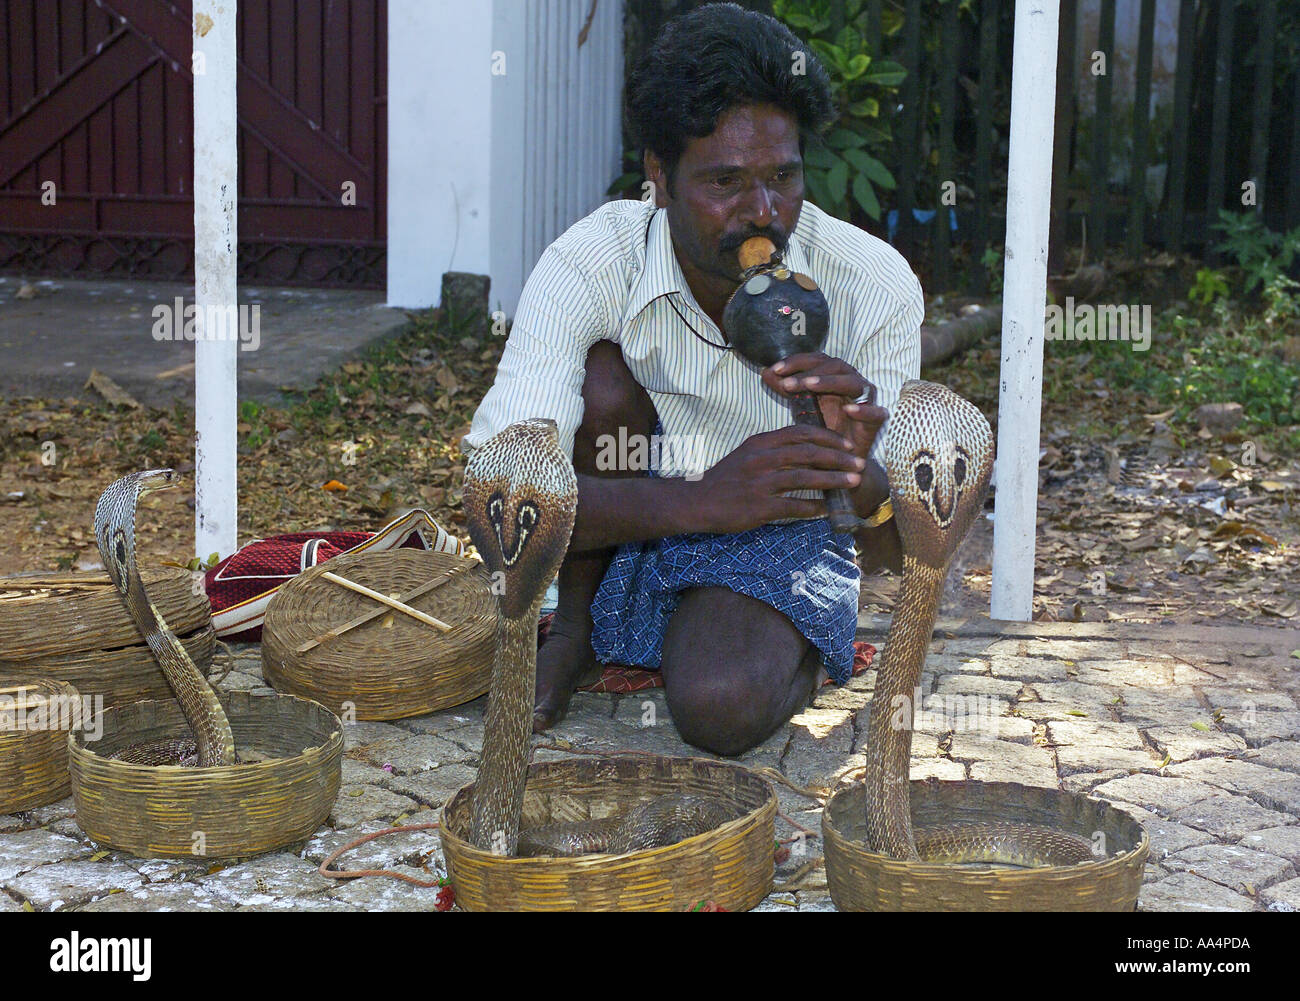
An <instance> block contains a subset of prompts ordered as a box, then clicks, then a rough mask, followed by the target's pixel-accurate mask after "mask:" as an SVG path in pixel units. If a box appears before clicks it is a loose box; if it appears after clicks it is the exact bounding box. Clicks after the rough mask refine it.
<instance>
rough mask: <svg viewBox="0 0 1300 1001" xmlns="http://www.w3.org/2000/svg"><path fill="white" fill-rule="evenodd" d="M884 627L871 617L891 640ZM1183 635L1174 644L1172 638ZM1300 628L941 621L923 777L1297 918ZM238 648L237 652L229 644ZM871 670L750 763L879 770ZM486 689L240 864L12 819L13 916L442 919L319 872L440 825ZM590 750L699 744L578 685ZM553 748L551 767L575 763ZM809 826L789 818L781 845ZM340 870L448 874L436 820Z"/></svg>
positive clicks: (1164, 888)
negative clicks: (1080, 806) (872, 737)
mask: <svg viewBox="0 0 1300 1001" xmlns="http://www.w3.org/2000/svg"><path fill="white" fill-rule="evenodd" d="M886 626H887V620H874V619H863V620H862V622H861V623H860V633H859V635H860V637H861V638H865V639H867V640H869V641H871V642H873V643H876V644H877V645H878V646H882V645H883V644H882V643H881V637H882V635H883V630H884V628H885V627H886ZM1175 637H1176V638H1175ZM1295 649H1300V633H1297V632H1296V631H1294V630H1291V631H1282V630H1277V631H1269V630H1266V629H1262V628H1261V629H1251V628H1246V627H1200V626H1190V627H1188V626H1180V627H1177V628H1176V629H1166V628H1165V627H1161V626H1145V625H1143V626H1130V625H1124V624H1115V623H996V622H990V621H989V620H987V619H978V618H971V619H961V620H941V621H940V623H939V627H938V629H937V630H936V634H935V642H934V644H933V647H932V650H931V654H930V656H929V658H928V660H927V665H926V672H925V677H924V679H923V681H922V686H921V687H922V705H921V707H920V708H921V712H920V713H919V714H918V715H917V718H916V721H915V722H916V735H915V739H914V742H913V754H912V763H911V774H912V777H913V778H929V777H933V778H938V779H941V780H947V781H955V780H964V779H973V780H977V781H978V780H983V781H995V780H996V781H1003V780H1006V781H1016V782H1022V783H1027V784H1034V785H1044V786H1048V787H1051V788H1058V789H1063V790H1066V791H1068V792H1073V793H1078V794H1082V795H1091V796H1094V797H1098V798H1102V799H1108V800H1110V801H1111V802H1113V803H1115V804H1116V805H1117V806H1118V807H1120V808H1121V809H1124V810H1126V811H1129V812H1130V813H1132V814H1133V815H1134V816H1135V817H1136V818H1137V819H1138V820H1139V821H1140V822H1142V823H1143V824H1144V825H1145V826H1146V829H1147V832H1148V835H1149V837H1150V840H1151V846H1152V850H1151V856H1150V860H1149V863H1148V867H1147V872H1146V873H1145V880H1144V884H1143V888H1142V894H1141V898H1140V901H1139V909H1141V910H1149V911H1196V910H1271V911H1285V910H1293V909H1295V908H1296V907H1297V906H1300V877H1297V872H1298V871H1300V870H1298V869H1297V867H1298V866H1300V744H1297V742H1296V740H1295V736H1296V735H1297V734H1300V711H1298V710H1297V709H1296V706H1297V700H1300V660H1296V659H1294V658H1290V657H1289V653H1290V651H1291V650H1295ZM222 656H223V657H224V656H225V655H224V654H223V655H222ZM230 656H231V657H233V663H231V664H229V665H228V666H230V667H231V668H232V670H231V671H230V672H229V673H228V674H227V675H226V676H225V678H224V680H223V682H222V687H225V688H227V689H229V690H243V691H257V690H263V689H264V683H263V679H262V671H261V663H260V650H259V648H258V647H257V646H256V645H248V644H244V645H238V646H235V647H234V648H232V651H231V654H230ZM874 683H875V677H874V671H872V672H868V673H867V674H866V675H864V676H861V677H858V678H855V679H853V681H852V682H851V683H850V684H849V685H846V686H844V687H843V688H835V687H827V688H824V689H822V691H821V692H820V693H819V694H818V695H817V697H816V698H815V700H814V701H813V703H812V704H811V705H810V706H809V707H808V708H807V709H805V710H804V711H802V712H800V713H798V714H796V716H795V717H794V718H793V719H791V721H790V722H789V723H788V724H787V725H786V726H784V727H782V728H781V729H780V730H778V732H777V733H776V734H774V735H773V736H772V737H771V738H770V739H769V740H768V741H766V742H764V744H762V745H761V746H760V747H758V748H755V749H754V750H752V751H750V752H749V753H748V754H746V755H743V756H742V757H740V758H739V759H737V760H738V761H739V762H740V763H741V764H743V765H746V766H748V767H751V768H774V769H776V770H778V771H779V772H781V773H782V774H783V775H784V776H785V777H786V778H787V779H789V780H790V781H791V782H793V783H795V784H796V785H804V786H808V787H810V788H812V789H813V790H814V791H820V792H821V793H822V794H825V793H826V792H828V791H829V790H831V789H832V788H834V787H836V786H837V785H839V784H841V783H844V782H850V781H856V780H858V779H859V778H860V776H861V771H862V766H863V764H864V763H865V760H866V750H867V748H866V733H867V718H868V715H869V709H868V706H869V704H870V695H871V690H872V688H873V686H874ZM485 706H486V699H478V700H476V701H474V702H472V703H468V704H466V705H463V706H457V707H455V708H452V709H448V710H445V711H443V712H440V713H431V714H428V715H425V716H420V717H414V718H411V719H405V720H398V721H394V722H358V723H351V724H348V725H346V726H345V728H344V737H345V760H344V771H343V787H342V790H341V793H340V796H339V798H338V800H337V802H336V803H335V805H334V807H333V809H332V811H331V815H330V818H329V820H328V822H327V823H326V825H324V826H323V827H322V828H321V829H320V830H319V831H318V832H317V833H316V835H315V836H314V837H313V838H312V839H311V840H310V841H309V842H308V843H307V845H306V846H305V847H304V848H303V850H302V851H301V852H298V853H293V852H280V853H276V854H272V855H266V856H262V857H259V858H257V859H253V860H249V861H247V862H243V863H239V864H237V865H222V864H218V863H212V864H210V863H209V862H208V861H207V860H193V861H191V860H184V859H182V860H157V859H134V858H130V857H128V856H125V855H123V854H121V853H118V852H101V851H99V849H98V846H96V845H94V844H92V843H90V842H89V841H88V840H87V839H86V838H85V836H84V835H83V834H82V832H81V831H80V829H79V828H78V827H77V826H76V823H75V817H74V807H73V803H72V800H71V799H65V800H62V801H60V802H59V803H54V804H51V805H50V806H47V807H42V808H40V809H38V810H33V811H29V812H26V813H20V814H14V815H7V816H0V911H3V912H12V911H17V910H22V909H24V908H27V909H32V910H37V911H42V910H50V909H55V908H57V909H59V910H94V911H132V910H240V911H242V910H250V911H256V910H265V911H308V910H321V911H349V910H352V911H355V910H367V911H377V910H409V911H427V910H433V909H436V902H437V890H436V888H432V889H421V888H419V887H416V886H413V885H410V884H408V883H405V882H401V881H398V880H394V879H391V878H387V877H365V878H362V879H358V880H353V881H342V882H341V881H337V880H332V879H328V878H326V877H323V876H321V875H320V874H319V873H318V872H317V866H318V865H319V864H320V862H321V861H322V860H323V859H324V858H325V857H326V856H327V855H328V854H330V853H331V852H332V851H334V850H335V849H336V848H338V847H341V846H342V845H344V844H346V843H348V842H349V841H352V840H354V839H356V838H358V837H360V836H362V835H365V834H370V833H373V832H375V831H378V830H381V829H383V828H384V827H387V826H390V825H392V824H394V823H403V824H408V823H410V824H414V823H425V822H433V821H436V820H437V819H438V816H439V813H440V808H441V806H442V805H443V804H444V803H445V802H446V800H447V799H448V798H449V797H450V796H451V795H452V794H453V793H454V792H455V791H456V790H457V789H459V788H460V787H461V786H463V785H465V784H466V783H468V782H470V781H472V780H473V778H474V774H475V769H476V767H477V765H478V759H479V754H480V751H481V748H482V744H483V713H484V709H485ZM545 740H546V742H547V743H554V744H559V745H561V746H563V747H567V748H569V749H570V750H572V751H578V752H583V753H591V752H614V751H620V750H632V751H651V752H654V753H659V754H672V755H678V754H685V755H694V756H701V755H702V752H700V751H698V750H696V749H694V748H691V747H689V746H688V745H686V744H685V743H683V742H682V740H681V739H680V737H679V736H678V735H677V731H676V729H675V728H674V726H673V723H672V715H671V713H670V712H669V711H668V707H667V703H666V701H665V699H664V696H663V692H662V691H660V690H654V691H648V692H638V693H635V694H630V695H621V696H620V695H592V694H581V695H579V696H577V697H575V699H574V703H573V708H572V710H571V712H570V715H569V717H568V718H567V719H566V720H565V721H564V722H563V723H562V724H561V725H560V726H559V727H557V728H556V730H555V731H554V732H553V733H551V734H548V735H547V737H546V738H545ZM569 757H571V754H570V753H568V752H567V751H563V750H539V751H538V752H537V754H536V760H548V759H567V758H569ZM776 788H777V793H778V798H779V800H780V803H781V808H782V810H783V811H784V812H785V813H786V815H787V816H790V817H792V818H794V819H795V820H796V821H797V822H798V823H800V824H803V825H805V826H807V827H809V828H811V829H812V830H813V831H814V832H817V831H819V829H820V807H819V806H818V804H817V803H816V802H814V801H811V800H809V799H808V798H806V797H804V796H802V795H800V794H799V793H797V792H795V791H793V790H791V789H790V788H788V787H786V786H784V785H780V784H778V785H777V786H776ZM791 831H792V829H791V828H790V827H788V826H787V825H786V824H785V823H784V821H780V822H779V823H778V832H779V834H778V836H779V837H790V836H792V835H791ZM801 848H802V850H803V854H801V855H799V856H798V857H797V858H796V857H793V853H792V857H791V858H790V859H787V860H785V861H784V862H782V863H781V864H779V865H778V866H777V869H776V876H775V882H774V892H773V893H771V894H770V895H769V896H768V897H767V899H766V900H765V901H764V902H763V903H762V904H761V905H760V907H759V908H758V910H761V911H777V912H799V911H818V910H830V909H833V903H832V901H831V899H830V896H829V892H828V890H827V887H826V876H825V870H824V867H821V866H819V865H813V866H812V867H811V868H810V867H809V866H808V865H807V863H809V862H813V863H817V862H819V861H820V854H821V844H820V839H819V837H810V838H806V839H805V840H804V842H803V844H802V846H801ZM338 865H339V866H341V867H344V868H349V869H365V868H396V869H397V870H398V871H401V872H404V873H406V874H408V875H410V876H413V877H415V878H417V879H426V880H432V879H438V878H440V877H443V876H445V874H446V866H445V862H444V860H443V856H442V851H441V845H440V842H439V839H438V836H437V832H436V831H415V832H409V833H405V834H399V835H392V836H386V837H383V838H380V839H377V840H375V841H371V842H368V843H366V844H364V845H361V846H359V847H357V848H356V849H354V850H352V851H351V852H349V853H348V855H347V856H345V857H344V858H343V859H341V860H340V861H339V863H338Z"/></svg>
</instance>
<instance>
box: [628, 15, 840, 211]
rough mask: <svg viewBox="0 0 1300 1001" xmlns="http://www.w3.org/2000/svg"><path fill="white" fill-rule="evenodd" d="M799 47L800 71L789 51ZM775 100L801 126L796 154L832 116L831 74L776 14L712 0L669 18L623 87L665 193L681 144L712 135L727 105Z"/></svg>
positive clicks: (636, 133)
mask: <svg viewBox="0 0 1300 1001" xmlns="http://www.w3.org/2000/svg"><path fill="white" fill-rule="evenodd" d="M796 52H803V53H804V55H803V57H802V60H800V61H801V62H802V67H801V68H802V69H803V71H804V72H803V73H796V72H795V68H796V59H795V56H794V53H796ZM752 104H774V105H776V106H777V107H778V108H781V109H782V110H783V111H785V112H786V113H788V114H789V115H791V116H792V117H793V118H794V119H795V120H796V121H797V122H798V125H799V151H800V153H802V152H803V148H804V141H805V140H806V138H807V137H808V136H809V135H814V134H817V133H820V132H821V131H822V130H823V129H825V128H826V127H827V126H828V125H829V124H830V123H831V122H832V121H833V120H834V118H835V108H834V104H833V102H832V100H831V88H830V79H829V77H828V76H827V74H826V69H825V68H824V67H823V66H822V64H821V63H820V62H818V60H817V57H816V55H814V54H813V52H812V51H811V50H810V49H809V48H808V47H807V46H805V45H804V43H803V42H801V41H800V40H799V39H798V38H796V37H795V35H794V34H793V33H792V32H791V31H790V29H789V28H787V27H786V26H785V25H783V24H782V23H781V22H780V21H778V20H776V18H774V17H769V16H768V15H766V14H760V13H757V12H756V11H750V10H745V9H744V8H743V7H740V6H739V5H737V4H734V3H711V4H706V5H705V6H703V7H698V8H696V9H695V10H693V11H690V12H689V13H686V14H682V15H680V16H679V17H675V18H673V19H672V20H671V21H669V22H668V23H667V24H666V25H665V26H664V29H663V31H662V32H661V33H660V35H659V37H658V38H657V39H655V42H654V44H653V45H652V46H651V47H650V50H649V52H647V53H646V56H645V58H644V59H643V60H642V61H641V63H640V65H639V66H638V67H637V69H636V71H635V72H634V73H633V74H632V78H631V79H630V80H629V81H628V87H627V113H628V122H629V124H630V125H631V128H632V133H633V136H634V137H635V141H636V143H637V144H638V145H639V146H640V147H641V149H642V150H643V151H644V150H646V149H648V150H650V151H651V152H652V153H654V154H655V155H656V156H658V157H659V159H660V160H661V161H662V162H663V164H664V171H665V173H666V175H667V180H668V188H669V194H671V193H672V183H673V175H674V173H675V172H676V170H677V163H678V161H679V160H680V159H681V157H682V153H683V151H684V150H685V149H686V144H687V143H688V142H689V141H690V140H692V139H700V138H703V137H704V136H707V135H711V134H712V133H713V130H714V129H715V128H716V127H717V124H718V118H719V117H721V116H722V114H723V113H724V112H726V111H728V110H729V109H731V108H734V107H737V106H744V105H752Z"/></svg>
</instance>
